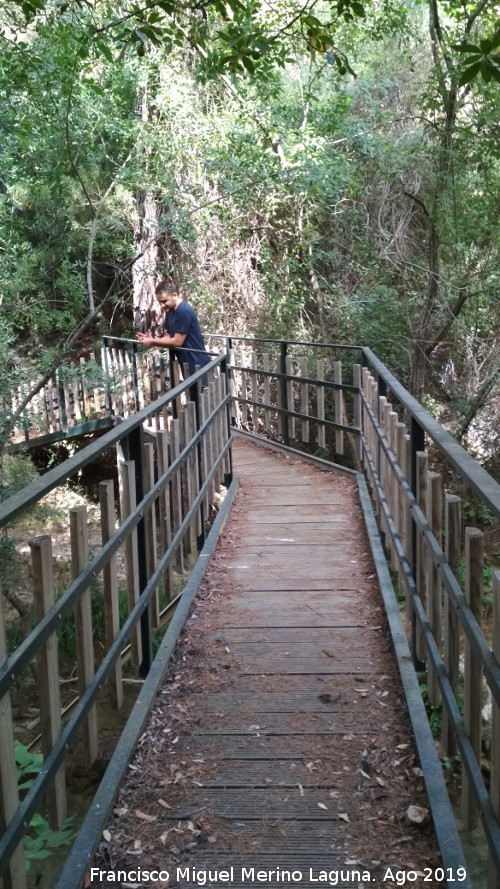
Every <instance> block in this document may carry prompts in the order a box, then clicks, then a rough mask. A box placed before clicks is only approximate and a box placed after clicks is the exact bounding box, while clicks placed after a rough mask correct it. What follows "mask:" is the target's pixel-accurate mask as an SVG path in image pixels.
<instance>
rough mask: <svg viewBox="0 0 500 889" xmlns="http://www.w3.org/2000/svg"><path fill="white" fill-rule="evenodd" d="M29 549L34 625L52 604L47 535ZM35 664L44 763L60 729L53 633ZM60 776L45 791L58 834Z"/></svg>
mask: <svg viewBox="0 0 500 889" xmlns="http://www.w3.org/2000/svg"><path fill="white" fill-rule="evenodd" d="M30 548H31V564H32V568H33V605H34V612H35V622H36V623H39V622H40V621H41V620H42V618H43V617H45V615H46V614H47V612H48V611H49V610H50V608H51V607H52V605H53V604H54V600H55V591H54V573H53V565H52V541H51V539H50V537H49V536H48V535H44V536H42V537H36V538H35V539H34V540H31V541H30ZM36 663H37V674H38V693H39V700H40V725H41V733H42V753H43V756H44V759H46V758H47V756H48V755H49V753H50V752H51V750H52V747H53V746H54V744H55V743H56V741H57V739H58V737H59V735H60V733H61V727H62V721H61V693H60V688H59V662H58V657H57V636H56V634H55V633H52V634H51V635H50V636H49V638H48V639H47V641H46V642H45V643H44V644H43V645H42V646H41V648H39V649H38V652H37V656H36ZM64 775H65V769H64V764H63V765H62V766H61V767H60V769H59V771H58V772H57V775H56V777H55V779H54V782H53V783H52V784H51V785H50V787H49V789H48V791H47V809H48V815H49V824H50V826H51V827H52V829H53V830H60V829H61V827H62V825H63V822H64V819H65V818H66V811H67V803H66V784H65V777H64Z"/></svg>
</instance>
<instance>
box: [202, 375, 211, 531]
mask: <svg viewBox="0 0 500 889" xmlns="http://www.w3.org/2000/svg"><path fill="white" fill-rule="evenodd" d="M207 391H208V390H207V389H204V390H203V392H202V394H201V398H200V422H201V425H202V426H203V425H204V424H205V422H206V419H207ZM209 444H210V442H209V437H208V430H206V431H205V432H204V434H203V437H202V439H201V475H202V482H203V483H205V482H206V479H207V475H208V471H209V460H210V447H209ZM209 508H210V497H209V490H207V491H206V493H205V497H204V499H203V509H204V512H205V519H206V518H207V517H208V514H209Z"/></svg>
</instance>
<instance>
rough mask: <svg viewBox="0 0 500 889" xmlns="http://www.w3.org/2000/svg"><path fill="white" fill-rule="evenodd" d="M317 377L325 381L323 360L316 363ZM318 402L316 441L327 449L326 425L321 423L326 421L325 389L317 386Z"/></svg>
mask: <svg viewBox="0 0 500 889" xmlns="http://www.w3.org/2000/svg"><path fill="white" fill-rule="evenodd" d="M316 376H317V378H318V380H324V379H325V365H324V361H323V359H322V358H318V360H317V363H316ZM316 400H317V403H318V431H317V437H316V440H317V442H318V446H319V447H320V448H325V444H326V436H325V425H324V423H322V422H321V421H322V420H324V419H325V387H324V386H316Z"/></svg>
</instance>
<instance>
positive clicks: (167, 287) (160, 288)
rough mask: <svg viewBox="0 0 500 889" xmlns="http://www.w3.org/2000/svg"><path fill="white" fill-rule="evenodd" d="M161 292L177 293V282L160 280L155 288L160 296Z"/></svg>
mask: <svg viewBox="0 0 500 889" xmlns="http://www.w3.org/2000/svg"><path fill="white" fill-rule="evenodd" d="M159 293H168V294H169V295H171V294H172V293H177V287H176V286H175V284H172V282H171V281H160V283H159V284H157V285H156V289H155V294H156V296H158V294H159Z"/></svg>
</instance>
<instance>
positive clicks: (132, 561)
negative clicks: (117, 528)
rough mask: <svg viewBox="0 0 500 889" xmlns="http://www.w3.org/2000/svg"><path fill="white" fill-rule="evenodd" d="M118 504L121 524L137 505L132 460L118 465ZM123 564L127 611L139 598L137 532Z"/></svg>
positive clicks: (136, 660) (134, 645) (137, 640)
mask: <svg viewBox="0 0 500 889" xmlns="http://www.w3.org/2000/svg"><path fill="white" fill-rule="evenodd" d="M119 476H120V502H121V518H122V522H123V521H124V520H125V519H126V518H128V516H129V515H131V514H132V513H133V512H134V510H135V508H136V505H137V498H136V490H135V466H134V463H133V461H132V460H127V461H125V462H124V463H120V464H119ZM124 549H125V564H126V570H127V593H128V607H129V611H132V608H133V607H134V606H135V604H136V602H137V600H138V598H139V553H138V546H137V530H136V529H134V530H133V531H132V532H131V534H129V536H128V537H127V538H126V539H125V542H124ZM130 646H131V654H132V663H133V664H134V666H136V667H139V666H140V664H141V661H142V645H141V633H140V627H139V626H138V625H137V626H135V627H134V629H133V630H132V633H131V635H130Z"/></svg>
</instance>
